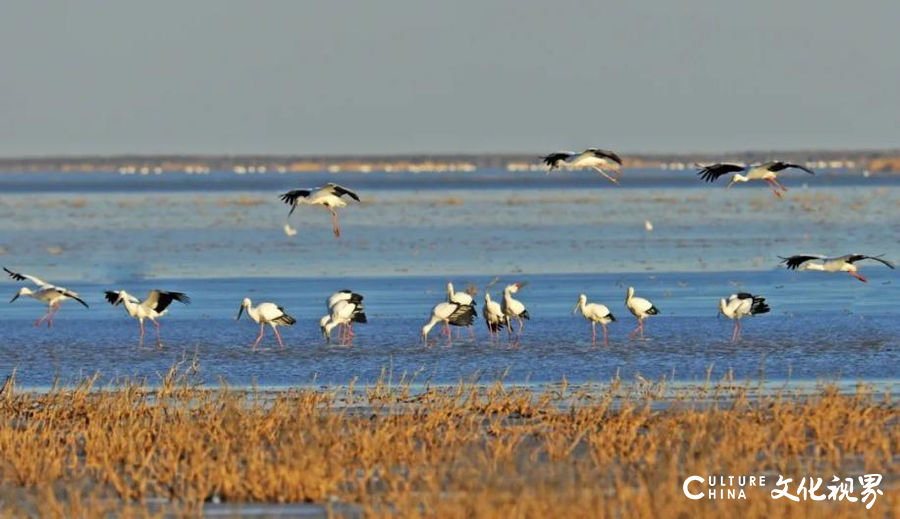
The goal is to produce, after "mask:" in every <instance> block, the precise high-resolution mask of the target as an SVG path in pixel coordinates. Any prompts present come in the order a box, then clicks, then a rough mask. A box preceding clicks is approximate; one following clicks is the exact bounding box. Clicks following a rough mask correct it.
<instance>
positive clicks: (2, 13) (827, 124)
mask: <svg viewBox="0 0 900 519" xmlns="http://www.w3.org/2000/svg"><path fill="white" fill-rule="evenodd" d="M898 21H900V2H897V1H895V0H893V1H892V0H860V1H852V2H851V1H846V0H803V1H792V0H754V1H750V2H748V1H729V0H678V1H673V0H654V1H643V2H641V1H635V2H622V1H617V2H587V1H570V0H554V1H536V0H493V1H492V0H444V1H440V2H436V1H430V0H408V1H406V0H404V1H392V0H384V1H373V0H322V1H319V0H293V1H288V0H286V1H263V2H249V1H248V2H234V1H224V0H202V1H190V0H189V1H170V0H163V1H159V0H157V1H153V2H147V1H142V2H133V1H114V2H106V1H104V2H100V1H94V0H90V1H81V2H62V1H59V2H50V1H40V0H31V1H29V0H12V1H9V2H4V4H3V7H2V8H0V156H5V157H12V156H27V155H59V154H119V153H146V154H154V153H228V154H243V153H279V154H314V153H322V154H344V153H348V154H349V153H364V154H372V153H384V154H388V153H407V152H416V153H455V152H544V151H548V150H554V149H559V148H563V149H580V148H584V147H588V146H600V147H604V148H612V149H617V150H621V151H624V152H677V151H683V152H714V151H736V150H744V149H757V150H758V149H794V148H805V149H809V148H816V149H834V148H878V147H894V148H896V147H897V146H898V145H900V30H898Z"/></svg>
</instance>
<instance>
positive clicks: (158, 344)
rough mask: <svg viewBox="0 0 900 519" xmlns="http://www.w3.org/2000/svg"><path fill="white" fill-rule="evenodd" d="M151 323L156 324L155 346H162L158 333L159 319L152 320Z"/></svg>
mask: <svg viewBox="0 0 900 519" xmlns="http://www.w3.org/2000/svg"><path fill="white" fill-rule="evenodd" d="M153 325H154V326H156V347H157V348H162V338H161V337H160V333H159V321H153Z"/></svg>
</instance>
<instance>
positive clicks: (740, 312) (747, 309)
mask: <svg viewBox="0 0 900 519" xmlns="http://www.w3.org/2000/svg"><path fill="white" fill-rule="evenodd" d="M769 310H770V308H769V305H767V304H766V298H764V297H762V296H755V295H753V294H748V293H747V292H740V293H737V294H731V295H730V296H729V297H728V299H719V311H720V312H721V313H722V315H724V316H725V317H727V318H729V319H733V320H734V331H733V332H732V333H731V340H732V342H733V341H736V340H738V339H739V338H740V336H741V319H742V318H744V317H745V316H748V315H756V314H765V313H768V312H769Z"/></svg>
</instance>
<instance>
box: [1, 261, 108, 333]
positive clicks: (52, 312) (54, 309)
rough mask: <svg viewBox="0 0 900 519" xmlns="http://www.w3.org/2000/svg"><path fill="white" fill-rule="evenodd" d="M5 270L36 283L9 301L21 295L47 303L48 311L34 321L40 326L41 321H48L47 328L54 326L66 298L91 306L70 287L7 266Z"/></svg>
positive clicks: (20, 290)
mask: <svg viewBox="0 0 900 519" xmlns="http://www.w3.org/2000/svg"><path fill="white" fill-rule="evenodd" d="M3 270H5V271H6V273H7V274H9V277H11V278H13V279H15V280H16V281H30V282H32V283H34V285H35V287H36V289H31V288H28V287H22V288H20V289H19V291H18V292H16V295H14V296H13V298H12V299H11V300H10V301H9V302H10V303H12V302H14V301H15V300H16V299H18V298H20V297H30V298H32V299H35V300H37V301H41V302H42V303H47V313H46V314H44V316H42V317H41V318H40V319H38V320H37V321H35V322H34V325H35V326H40V325H41V323H42V322H45V321H46V322H47V328H49V327H51V326H53V320H54V319H56V314H58V313H59V305H60V303H62V302H63V301H65V300H66V299H73V300H75V301H78V302H79V303H81V304H82V305H84V307H85V308H90V307H89V306H88V304H87V303H85V302H84V300H83V299H81V297H79V296H78V293H77V292H73V291H71V290H69V289H68V288H63V287H58V286H56V285H51V284H50V283H47V282H46V281H43V280H41V279H39V278H36V277H34V276H29V275H28V274H20V273H18V272H13V271H11V270H9V269H8V268H6V267H4V268H3Z"/></svg>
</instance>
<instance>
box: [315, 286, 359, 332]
mask: <svg viewBox="0 0 900 519" xmlns="http://www.w3.org/2000/svg"><path fill="white" fill-rule="evenodd" d="M341 301H348V302H350V303H353V304H355V305H358V306H359V308H360V309H362V306H363V295H362V294H357V293H356V292H353V291H352V290H347V289H344V290H338V291H337V292H335V293H333V294H331V295H330V296H328V299H326V300H325V310H326V313H325V315H323V316H322V318H321V319H319V328H320V329H321V330H322V335H324V336H325V338H326V339H330V336H331V331H330V330H329V332H328V333H325V325H326V324H328V322H329V321H330V320H331V311H332V309H333V308H334V305H336V304H338V303H339V302H341ZM340 326H341V327H342V328H343V327H346V328H348V329H349V331H350V332H351V337H352V331H353V330H352V328H353V322H352V321H351V322H348V323H345V324H342V325H340ZM332 328H334V327H332ZM341 333H344V330H341Z"/></svg>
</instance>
